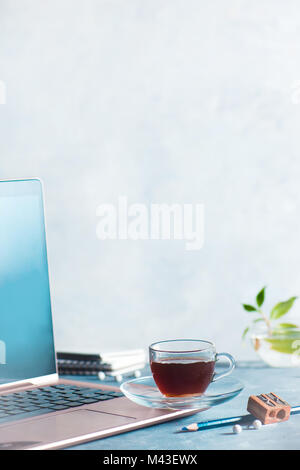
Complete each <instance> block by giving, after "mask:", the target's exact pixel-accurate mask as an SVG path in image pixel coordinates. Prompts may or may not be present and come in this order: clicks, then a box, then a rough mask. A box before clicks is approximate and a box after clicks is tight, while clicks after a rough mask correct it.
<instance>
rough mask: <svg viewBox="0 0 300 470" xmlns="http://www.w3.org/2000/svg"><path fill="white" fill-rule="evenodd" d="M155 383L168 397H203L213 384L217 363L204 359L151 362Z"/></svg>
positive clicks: (168, 359)
mask: <svg viewBox="0 0 300 470" xmlns="http://www.w3.org/2000/svg"><path fill="white" fill-rule="evenodd" d="M150 366H151V371H152V374H153V378H154V380H155V383H156V385H157V387H158V388H159V390H160V391H161V393H162V394H163V395H165V396H167V397H178V396H187V395H201V394H202V393H204V392H205V390H206V389H207V387H208V386H209V384H210V383H211V381H212V379H213V375H214V369H215V361H205V360H204V359H203V358H202V359H201V358H196V357H193V358H187V357H185V358H180V357H179V358H176V359H170V358H167V359H165V360H164V359H161V360H160V361H151V362H150Z"/></svg>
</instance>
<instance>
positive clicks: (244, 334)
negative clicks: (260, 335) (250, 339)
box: [242, 326, 250, 339]
mask: <svg viewBox="0 0 300 470" xmlns="http://www.w3.org/2000/svg"><path fill="white" fill-rule="evenodd" d="M249 330H250V327H249V326H247V328H245V329H244V331H243V334H242V339H245V337H246V334H247V333H248V331H249Z"/></svg>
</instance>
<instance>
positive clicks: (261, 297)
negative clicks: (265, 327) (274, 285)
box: [256, 286, 266, 307]
mask: <svg viewBox="0 0 300 470" xmlns="http://www.w3.org/2000/svg"><path fill="white" fill-rule="evenodd" d="M265 288H266V286H265V287H263V288H262V289H261V291H259V293H258V294H257V296H256V303H257V305H258V306H259V307H261V306H262V304H263V303H264V300H265Z"/></svg>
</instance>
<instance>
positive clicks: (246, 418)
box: [181, 406, 300, 431]
mask: <svg viewBox="0 0 300 470" xmlns="http://www.w3.org/2000/svg"><path fill="white" fill-rule="evenodd" d="M297 413H300V406H293V407H292V408H291V414H297ZM254 420H255V417H254V416H253V415H251V414H246V415H242V416H233V417H231V418H220V419H213V420H211V421H202V422H201V423H192V424H189V425H188V426H184V427H183V428H181V431H200V430H201V429H210V428H214V427H219V426H226V425H227V424H233V423H234V424H249V423H251V422H252V421H254Z"/></svg>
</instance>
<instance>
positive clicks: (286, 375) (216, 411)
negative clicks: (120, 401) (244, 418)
mask: <svg viewBox="0 0 300 470" xmlns="http://www.w3.org/2000/svg"><path fill="white" fill-rule="evenodd" d="M144 372H145V374H143V375H149V370H148V369H147V368H146V369H145V371H144ZM233 376H234V377H235V378H236V379H238V380H239V381H241V382H242V383H243V384H244V390H243V391H242V392H241V393H240V394H239V395H238V396H237V397H235V398H234V399H232V400H230V401H228V402H227V403H223V404H221V405H218V406H215V407H212V408H210V409H209V410H206V411H203V412H201V413H197V414H195V415H193V416H188V417H184V418H180V419H175V420H173V421H169V422H166V423H161V424H156V425H153V426H150V427H147V428H143V429H138V430H135V431H130V432H126V433H123V434H119V435H115V436H110V437H106V438H103V439H99V440H96V441H91V442H88V443H85V444H81V445H77V446H73V447H69V449H76V450H79V449H82V450H131V449H133V450H137V449H143V450H193V449H194V450H195V449H197V450H201V449H203V450H217V449H220V450H231V449H233V450H259V449H262V450H265V449H266V450H267V449H269V450H273V449H279V450H299V449H300V414H298V415H292V416H291V417H290V419H289V420H288V421H285V422H282V423H276V424H271V425H268V426H263V427H262V428H260V429H259V430H254V429H246V428H245V429H244V430H243V431H242V432H241V433H240V434H234V433H233V432H232V425H229V426H226V427H219V428H213V429H207V430H202V431H197V432H188V433H178V432H177V431H178V430H179V429H180V428H181V427H182V426H185V425H187V424H190V423H194V422H200V421H207V420H212V419H218V418H223V417H229V416H239V415H243V414H246V413H247V410H246V408H247V401H248V397H249V395H258V394H259V393H264V392H265V393H268V392H275V393H276V394H277V395H279V396H280V397H282V398H284V399H285V400H286V401H287V402H288V403H290V404H291V405H292V406H295V405H300V368H285V369H282V368H271V367H268V366H266V365H264V364H263V363H262V362H244V363H243V362H240V363H238V365H237V367H236V369H235V370H234V371H233ZM65 378H71V377H65ZM74 378H75V377H74V376H73V377H72V379H74ZM76 379H77V380H81V381H82V380H83V378H82V377H76ZM84 380H86V381H92V382H94V383H95V382H96V383H99V385H100V384H101V383H102V382H100V381H99V380H98V379H97V378H95V377H86V378H85V379H84ZM103 383H105V384H109V385H111V384H113V385H118V384H116V382H103Z"/></svg>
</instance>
